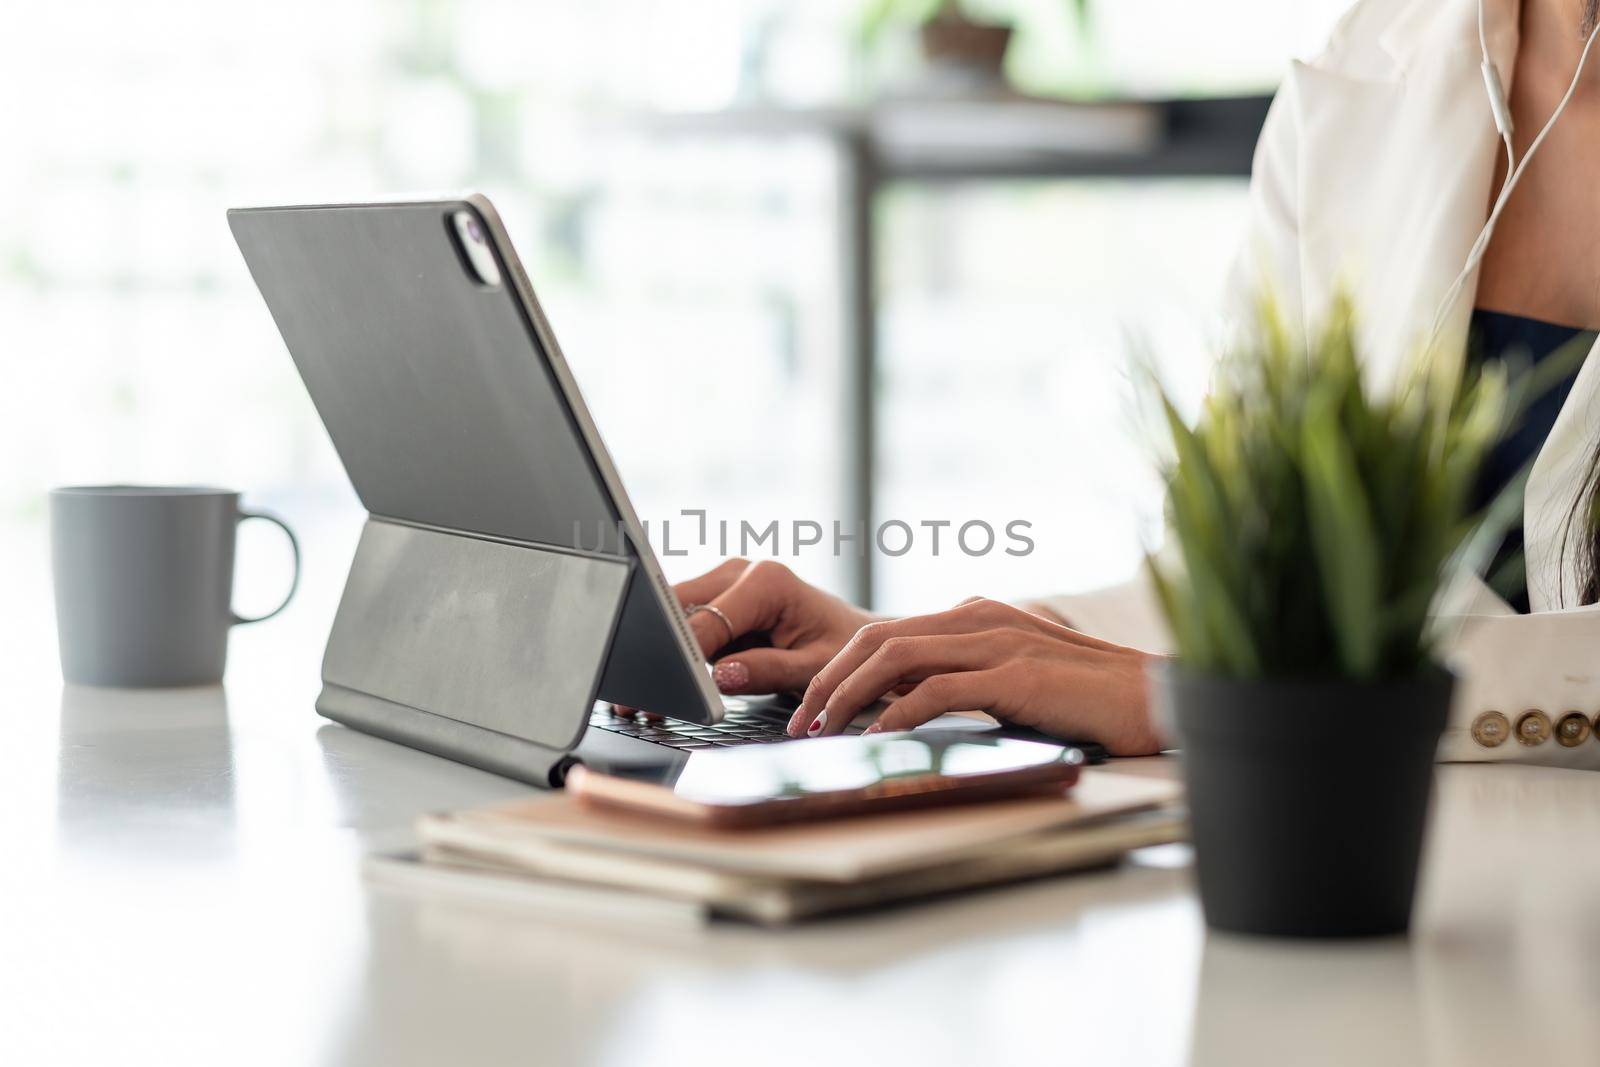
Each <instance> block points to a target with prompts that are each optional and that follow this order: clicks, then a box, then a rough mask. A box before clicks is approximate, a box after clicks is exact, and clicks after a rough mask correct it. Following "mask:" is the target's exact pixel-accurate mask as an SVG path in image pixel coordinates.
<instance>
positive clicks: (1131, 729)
mask: <svg viewBox="0 0 1600 1067" xmlns="http://www.w3.org/2000/svg"><path fill="white" fill-rule="evenodd" d="M1155 658H1156V657H1154V656H1151V655H1150V654H1148V653H1145V652H1140V651H1138V650H1137V649H1132V648H1123V647H1121V646H1120V645H1113V644H1110V643H1109V642H1106V641H1100V640H1097V639H1095V638H1093V637H1090V636H1088V635H1087V634H1082V633H1079V632H1078V631H1077V630H1073V629H1071V628H1069V627H1066V626H1063V625H1061V624H1059V623H1056V622H1051V621H1050V620H1048V619H1045V618H1042V617H1040V616H1038V615H1034V614H1031V613H1029V612H1026V611H1023V610H1022V609H1021V608H1014V607H1011V606H1010V605H1008V604H1001V603H998V602H996V601H993V600H984V599H973V600H969V601H966V602H965V603H963V604H961V605H960V606H959V607H956V608H952V609H951V610H949V611H943V612H939V613H937V614H934V615H915V616H911V617H909V618H905V619H896V620H894V621H892V622H875V623H872V624H870V625H868V626H864V627H862V628H861V630H860V631H858V632H857V633H856V635H855V637H853V638H852V639H851V640H850V642H849V643H848V644H847V645H845V647H844V648H843V649H842V650H840V652H839V654H838V655H836V656H835V657H834V658H833V659H832V661H830V662H829V663H828V665H827V666H826V667H824V668H823V669H822V671H821V672H820V673H819V674H818V675H817V676H816V678H815V679H814V680H813V681H812V682H811V686H810V688H808V689H807V690H806V693H805V697H804V699H803V700H802V701H801V704H800V707H799V709H798V710H797V711H796V712H795V713H794V717H793V718H791V719H790V720H789V733H790V735H791V736H794V737H804V736H806V735H808V734H809V735H811V736H820V735H823V734H836V733H839V732H840V731H841V730H843V729H844V728H845V726H847V725H848V724H849V722H850V720H851V719H853V718H854V717H855V716H856V715H857V714H858V713H859V712H860V711H861V709H862V708H864V707H866V706H867V705H869V704H871V703H872V702H873V701H875V700H877V699H878V698H880V697H882V696H884V695H885V694H887V693H891V692H894V691H895V690H900V691H902V692H903V693H904V694H905V695H903V696H901V697H900V698H899V699H897V700H895V701H894V702H893V703H892V704H890V705H889V706H888V708H887V709H886V710H885V711H884V712H883V714H882V715H881V716H880V717H879V718H878V721H877V722H876V723H875V724H873V726H872V727H871V728H870V731H871V732H877V731H880V730H909V729H911V728H912V727H915V726H920V725H921V724H923V723H925V722H927V721H929V720H930V719H935V718H937V717H939V716H940V715H943V714H944V713H945V712H949V711H976V710H981V711H986V712H988V713H989V714H991V715H993V716H995V717H996V718H1000V719H1007V720H1010V721H1012V722H1016V723H1020V724H1021V725H1024V726H1030V727H1032V728H1033V729H1035V730H1039V731H1041V732H1043V733H1047V734H1051V735H1054V736H1056V737H1061V738H1067V739H1070V740H1075V741H1098V742H1100V743H1101V744H1103V745H1105V746H1106V748H1107V750H1109V751H1110V752H1111V754H1112V755H1117V756H1142V755H1149V754H1151V753H1154V752H1158V751H1160V749H1161V742H1160V738H1159V736H1158V735H1157V732H1156V729H1155V725H1154V723H1152V722H1151V716H1150V698H1149V690H1148V684H1147V682H1146V680H1145V668H1146V665H1147V664H1148V663H1149V662H1150V661H1151V660H1153V659H1155Z"/></svg>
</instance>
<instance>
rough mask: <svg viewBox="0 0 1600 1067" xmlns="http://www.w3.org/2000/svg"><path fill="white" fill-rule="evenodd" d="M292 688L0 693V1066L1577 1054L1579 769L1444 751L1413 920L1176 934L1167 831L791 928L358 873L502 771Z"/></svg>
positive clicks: (1596, 820) (1595, 1030)
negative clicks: (1256, 933)
mask: <svg viewBox="0 0 1600 1067" xmlns="http://www.w3.org/2000/svg"><path fill="white" fill-rule="evenodd" d="M243 676H244V677H246V678H251V679H252V680H253V681H255V680H257V679H260V678H261V677H262V675H260V674H256V673H254V672H253V669H252V668H251V667H250V666H248V665H247V666H246V669H245V672H244V675H243ZM313 694H314V690H311V688H310V687H309V686H301V687H300V688H299V689H296V688H295V687H294V686H283V685H280V686H277V687H276V688H274V686H273V685H272V684H270V682H266V681H264V682H260V684H250V685H241V684H239V683H238V682H235V683H233V684H231V685H230V688H229V690H228V691H227V692H226V693H224V692H223V691H222V690H220V689H209V690H206V689H201V690H186V691H165V692H161V691H153V692H147V693H141V694H127V693H117V692H113V691H106V690H69V691H66V692H64V693H61V694H60V695H59V697H58V698H56V699H54V700H51V701H50V702H49V703H46V704H43V705H42V706H34V705H30V706H29V707H27V708H19V709H16V710H15V712H14V714H13V716H12V721H13V722H14V724H15V725H14V729H13V731H12V736H11V738H10V743H9V745H8V746H7V747H6V748H5V750H4V752H5V757H6V759H7V765H6V767H5V768H3V772H4V773H0V828H3V829H4V831H5V833H6V835H7V838H8V841H9V842H10V845H11V849H10V856H9V862H7V863H6V864H0V899H3V900H5V901H6V906H5V907H4V908H3V909H0V951H3V952H4V954H5V958H6V960H7V967H6V968H4V969H3V972H4V973H5V974H6V977H5V978H3V979H0V986H3V987H4V988H3V989H0V1004H3V1005H4V1007H3V1008H0V1016H4V1018H5V1025H3V1026H0V1061H4V1062H7V1063H13V1062H14V1063H35V1062H104V1061H108V1060H128V1059H132V1060H134V1061H136V1062H137V1061H139V1060H140V1059H141V1056H142V1057H143V1058H144V1059H146V1060H150V1061H156V1062H162V1063H184V1062H219V1060H220V1061H227V1062H236V1063H248V1062H261V1063H274V1064H281V1063H341V1064H367V1063H371V1064H378V1063H382V1064H386V1065H389V1064H413V1063H415V1064H423V1063H427V1064H435V1063H440V1062H460V1063H466V1062H495V1063H501V1062H524V1061H528V1060H530V1059H531V1060H533V1061H535V1062H549V1063H606V1064H637V1063H647V1062H648V1063H662V1062H676V1061H680V1060H681V1061H693V1062H694V1063H695V1064H696V1065H697V1067H704V1065H707V1064H710V1065H716V1064H720V1063H727V1064H735V1063H737V1064H741V1065H742V1064H747V1063H749V1062H751V1057H752V1055H754V1054H755V1053H756V1052H759V1055H758V1056H757V1057H756V1058H757V1059H758V1060H759V1062H761V1063H763V1064H766V1063H776V1064H786V1063H794V1064H802V1063H804V1064H807V1065H814V1064H816V1063H818V1062H830V1063H855V1062H864V1061H869V1060H872V1061H889V1062H905V1061H911V1060H914V1061H916V1062H919V1063H928V1064H944V1063H949V1064H966V1063H972V1062H1009V1061H1020V1060H1023V1059H1027V1060H1039V1059H1045V1060H1048V1061H1052V1062H1053V1061H1058V1060H1060V1059H1062V1058H1064V1057H1065V1058H1070V1059H1071V1060H1073V1061H1074V1062H1085V1063H1089V1062H1092V1063H1137V1064H1163V1063H1183V1062H1195V1063H1202V1064H1240V1063H1244V1064H1249V1063H1264V1064H1265V1063H1270V1064H1282V1063H1289V1062H1294V1063H1328V1064H1333V1063H1350V1062H1361V1063H1376V1064H1389V1063H1393V1064H1401V1063H1404V1064H1416V1063H1422V1064H1439V1065H1445V1064H1450V1065H1454V1064H1476V1063H1484V1064H1489V1063H1495V1064H1503V1063H1529V1062H1539V1063H1555V1064H1561V1063H1569V1062H1570V1063H1575V1064H1576V1063H1585V1064H1587V1063H1592V1062H1593V1060H1594V1053H1595V1050H1596V1049H1600V1013H1596V1012H1594V1011H1592V1010H1588V1009H1589V1008H1591V1007H1592V1006H1593V990H1594V989H1596V988H1597V983H1596V975H1595V967H1596V963H1595V961H1596V960H1600V909H1596V908H1595V907H1594V901H1595V900H1596V899H1600V776H1597V775H1587V774H1584V773H1583V772H1577V771H1559V770H1549V769H1540V768H1532V767H1511V766H1492V767H1491V766H1449V767H1443V768H1441V770H1440V774H1439V789H1438V803H1437V808H1436V812H1437V821H1436V824H1435V828H1434V834H1433V837H1432V839H1431V841H1430V845H1429V851H1428V856H1427V860H1426V865H1425V868H1424V877H1423V889H1422V899H1421V902H1420V906H1419V910H1418V920H1417V929H1416V932H1415V935H1414V936H1413V937H1412V938H1411V939H1410V940H1409V941H1407V940H1392V941H1379V942H1371V943H1350V944H1315V943H1313V944H1286V943H1281V942H1272V941H1256V940H1250V939H1241V938H1228V937H1222V936H1217V935H1211V936H1207V935H1206V934H1205V932H1204V929H1203V927H1202V925H1201V923H1200V919H1199V913H1198V908H1197V906H1196V904H1195V901H1194V898H1193V895H1192V892H1191V890H1190V887H1189V876H1190V874H1189V869H1188V854H1187V850H1186V849H1185V848H1183V847H1182V846H1174V847H1168V848H1164V849H1160V850H1155V851H1152V852H1149V853H1145V854H1140V855H1138V856H1136V857H1135V858H1134V860H1133V861H1132V862H1130V863H1128V864H1126V865H1124V866H1123V867H1122V868H1120V869H1117V870H1113V871H1105V872H1098V873H1092V874H1087V875H1080V876H1075V877H1067V878H1060V879H1052V880H1047V881H1043V882H1037V883H1033V884H1029V885H1024V886H1019V887H1014V888H1009V889H1000V890H993V891H989V892H984V893H978V894H974V895H971V896H967V897H963V898H959V899H953V900H945V901H939V902H935V903H930V904H925V905H920V906H916V907H910V908H903V909H898V910H894V911H889V912H880V913H869V914H864V915H857V916H852V917H849V918H844V919H838V920H832V921H826V922H820V923H814V924H811V925H806V926H802V927H799V928H797V929H794V930H789V931H781V932H769V931H764V930H758V929H754V928H749V927H742V926H736V925H716V926H713V927H711V928H708V929H706V930H702V931H677V932H662V931H653V932H645V931H641V930H637V929H630V928H626V927H616V928H593V927H583V926H579V925H575V924H573V923H570V922H561V921H550V920H540V919H536V918H530V917H529V916H527V915H525V914H508V913H504V912H499V911H496V910H494V909H492V908H489V907H485V906H483V905H477V904H472V903H465V902H460V901H456V900H452V899H428V898H423V899H414V898H411V897H403V896H392V895H387V894H384V893H371V892H368V891H366V890H364V889H363V888H362V887H361V885H360V883H359V881H358V877H357V864H358V861H359V857H360V854H361V852H362V851H363V850H364V849H366V848H368V847H372V846H374V845H376V846H381V847H388V846H390V845H392V844H394V843H395V842H397V841H399V840H401V839H403V838H404V837H406V836H407V833H408V831H407V827H408V825H409V823H410V821H411V819H412V818H413V817H414V816H415V815H416V814H417V813H419V812H422V811H428V810H436V809H439V808H447V807H456V806H462V805H466V804H477V803H485V802H489V801H493V800H498V799H503V798H505V797H510V796H515V795H519V794H520V793H522V792H523V788H522V787H521V786H519V785H517V784H516V783H513V782H509V781H506V780H504V779H500V778H496V777H495V776H493V775H488V774H484V773H483V772H480V771H476V770H473V769H471V768H466V767H461V766H458V765H455V764H451V763H448V762H446V761H443V760H439V759H436V758H434V757H431V756H428V755H426V754H423V753H419V752H415V751H412V750H410V749H406V748H403V747H401V746H397V745H392V744H390V743H388V742H385V741H382V740H379V739H376V738H371V737H366V736H364V735H360V734H356V733H352V732H350V731H347V730H345V729H343V728H342V727H337V726H329V725H325V724H320V723H319V720H317V719H316V717H315V716H314V715H313V714H312V712H311V710H310V706H309V701H310V697H311V695H313ZM1111 769H1112V771H1113V772H1115V773H1134V774H1170V773H1172V772H1173V769H1174V764H1173V763H1171V762H1170V761H1167V760H1148V761H1131V762H1127V761H1124V762H1117V763H1113V764H1112V765H1111ZM1358 860H1359V858H1357V861H1358ZM86 1004H88V1005H93V1013H92V1014H93V1016H94V1021H95V1025H93V1026H85V1025H83V1021H84V1018H85V1016H84V1011H83V1006H84V1005H86ZM129 1050H133V1051H132V1052H130V1051H129ZM219 1050H220V1051H219ZM145 1053H148V1055H145Z"/></svg>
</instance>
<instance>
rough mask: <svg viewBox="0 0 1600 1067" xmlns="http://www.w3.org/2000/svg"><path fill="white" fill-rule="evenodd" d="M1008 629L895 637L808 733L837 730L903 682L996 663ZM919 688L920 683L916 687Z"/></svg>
mask: <svg viewBox="0 0 1600 1067" xmlns="http://www.w3.org/2000/svg"><path fill="white" fill-rule="evenodd" d="M1004 640H1005V631H998V630H991V631H987V632H985V633H981V634H937V635H934V636H931V637H892V638H890V639H889V640H887V641H885V642H884V643H883V644H881V645H879V646H878V649H877V651H875V652H874V653H873V654H872V655H870V656H868V657H867V658H866V659H865V660H864V661H862V663H861V665H860V666H859V667H857V668H856V669H855V671H853V672H852V673H851V674H850V676H849V677H847V678H845V679H844V680H843V681H842V682H840V683H839V684H838V685H837V686H836V687H835V688H834V690H833V693H832V694H831V695H830V696H829V697H828V699H827V701H826V702H825V703H824V704H823V707H822V710H821V711H819V712H818V713H817V716H816V717H815V718H814V719H812V720H811V721H810V722H809V723H805V724H804V728H805V730H806V733H807V734H808V735H811V736H815V735H819V734H836V733H839V732H840V731H842V730H843V729H844V728H845V727H846V726H848V725H849V724H850V721H851V720H852V719H854V718H855V717H856V715H857V714H859V713H860V711H861V709H862V708H865V707H866V706H867V705H868V704H871V703H872V702H873V701H875V700H877V699H878V698H879V697H881V696H883V695H884V694H886V693H888V692H890V691H891V690H893V689H895V688H896V687H898V686H900V685H902V684H904V683H908V682H909V683H921V682H922V681H923V679H925V678H928V677H930V676H932V675H938V674H950V673H953V672H957V671H974V670H980V669H982V668H985V667H989V666H992V665H993V664H994V663H995V661H996V660H997V659H998V657H999V654H1000V649H999V647H998V646H999V645H1000V644H1001V643H1002V642H1004ZM911 691H912V692H915V691H916V690H915V686H914V685H913V688H912V690H911Z"/></svg>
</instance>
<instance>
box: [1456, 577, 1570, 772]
mask: <svg viewBox="0 0 1600 1067" xmlns="http://www.w3.org/2000/svg"><path fill="white" fill-rule="evenodd" d="M1498 603H1499V601H1498V598H1495V597H1494V595H1493V594H1492V593H1488V592H1487V590H1485V595H1484V597H1483V598H1482V599H1481V600H1480V601H1479V603H1478V604H1476V605H1473V606H1472V607H1470V608H1469V609H1468V611H1467V612H1466V613H1464V614H1459V615H1451V616H1447V617H1444V618H1443V619H1441V620H1440V621H1441V622H1443V623H1444V625H1445V631H1444V632H1445V635H1446V641H1445V644H1444V647H1443V648H1442V649H1441V653H1442V655H1443V658H1444V660H1445V662H1446V663H1447V664H1449V666H1450V668H1451V669H1452V670H1454V671H1455V672H1456V677H1457V684H1456V694H1455V700H1454V701H1453V703H1452V705H1451V711H1450V722H1449V724H1448V725H1447V726H1446V727H1445V734H1444V739H1443V741H1442V742H1441V743H1440V746H1439V758H1440V759H1441V760H1447V761H1488V760H1498V761H1505V762H1512V763H1535V764H1542V765H1545V766H1552V767H1573V768H1581V769H1585V770H1600V737H1597V736H1596V733H1595V725H1596V717H1597V713H1600V605H1591V606H1589V607H1583V608H1576V609H1573V610H1569V611H1538V612H1534V613H1533V614H1531V615H1518V614H1515V613H1512V612H1511V611H1510V609H1508V608H1507V609H1504V610H1503V611H1502V610H1499V609H1498V608H1496V606H1495V605H1496V604H1498ZM1503 607H1504V606H1503V605H1500V608H1503Z"/></svg>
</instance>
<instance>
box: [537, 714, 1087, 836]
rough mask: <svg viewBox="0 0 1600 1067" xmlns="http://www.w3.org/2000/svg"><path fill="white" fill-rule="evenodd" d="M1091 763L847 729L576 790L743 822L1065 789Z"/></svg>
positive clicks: (615, 803)
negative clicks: (671, 773) (666, 774)
mask: <svg viewBox="0 0 1600 1067" xmlns="http://www.w3.org/2000/svg"><path fill="white" fill-rule="evenodd" d="M1084 762H1085V759H1084V755H1083V753H1082V752H1081V751H1080V750H1079V749H1076V748H1071V747H1063V746H1061V745H1050V744H1043V743H1040V742H1037V741H1018V740H1015V739H1012V738H1006V737H992V736H988V735H984V734H977V735H972V734H964V733H943V732H932V731H930V732H917V733H885V734H867V735H857V736H842V735H841V736H839V737H823V738H811V739H806V740H800V741H787V742H780V743H778V744H770V745H745V746H741V747H739V748H727V749H717V750H713V751H706V752H695V753H693V754H691V755H690V757H689V761H688V762H687V763H686V764H685V765H684V767H683V769H682V771H680V772H679V774H678V777H677V779H676V781H674V782H672V783H671V784H662V783H660V782H657V781H643V780H639V779H633V778H623V777H618V776H615V775H610V774H602V773H600V772H599V771H594V770H590V769H589V768H587V767H583V766H578V767H574V768H573V769H572V770H571V771H570V772H569V773H568V775H567V790H568V791H569V792H571V793H572V794H573V795H575V796H576V797H577V798H579V799H580V800H581V801H583V802H584V803H588V804H595V805H600V806H604V807H609V808H617V809H627V810H631V811H638V812H647V813H649V814H652V815H664V816H668V817H670V818H675V819H680V820H684V821H688V822H693V823H696V824H699V825H701V826H712V827H721V828H737V827H750V826H770V825H772V824H773V823H780V822H793V821H798V820H804V819H827V818H835V817H838V816H843V815H859V814H869V813H873V812H881V811H891V810H897V809H903V808H910V807H926V806H931V805H937V804H955V803H961V802H965V801H973V800H992V799H996V798H1001V797H1013V796H1020V795H1028V794H1038V793H1048V792H1055V793H1062V792H1065V791H1066V790H1067V789H1070V788H1071V787H1072V785H1073V784H1074V783H1076V782H1077V780H1078V773H1079V771H1080V770H1081V769H1082V767H1083V764H1084Z"/></svg>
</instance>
